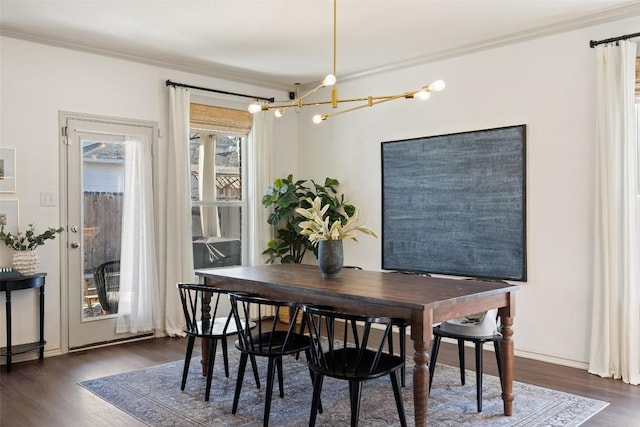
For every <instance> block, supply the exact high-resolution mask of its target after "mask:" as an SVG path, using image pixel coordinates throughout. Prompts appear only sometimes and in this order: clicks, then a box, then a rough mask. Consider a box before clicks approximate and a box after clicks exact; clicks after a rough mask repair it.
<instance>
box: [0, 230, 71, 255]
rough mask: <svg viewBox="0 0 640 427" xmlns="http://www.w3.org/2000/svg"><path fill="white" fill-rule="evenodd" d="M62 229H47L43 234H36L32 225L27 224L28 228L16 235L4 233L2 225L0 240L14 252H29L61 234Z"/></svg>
mask: <svg viewBox="0 0 640 427" xmlns="http://www.w3.org/2000/svg"><path fill="white" fill-rule="evenodd" d="M63 231H64V228H62V227H60V228H51V227H49V228H48V229H47V230H46V231H45V232H43V233H41V234H36V232H35V226H34V224H29V228H27V231H26V232H25V233H24V234H23V233H22V232H21V231H19V232H18V233H17V234H15V235H14V234H11V233H5V231H4V225H2V226H0V239H1V240H2V242H3V243H4V244H5V245H6V246H7V247H9V248H11V249H13V250H15V251H31V250H34V249H35V248H37V247H38V246H41V245H44V243H45V241H47V240H53V239H55V238H56V234H58V233H62V232H63Z"/></svg>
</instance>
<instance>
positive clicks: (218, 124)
mask: <svg viewBox="0 0 640 427" xmlns="http://www.w3.org/2000/svg"><path fill="white" fill-rule="evenodd" d="M190 114H191V117H190V122H191V128H192V129H200V130H208V131H218V132H220V131H222V132H229V133H234V134H240V135H247V134H248V133H249V131H250V130H251V113H249V112H248V111H242V110H235V109H232V108H222V107H214V106H212V105H204V104H191V109H190Z"/></svg>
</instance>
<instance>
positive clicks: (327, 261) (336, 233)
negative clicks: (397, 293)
mask: <svg viewBox="0 0 640 427" xmlns="http://www.w3.org/2000/svg"><path fill="white" fill-rule="evenodd" d="M306 201H307V203H309V204H310V205H311V206H310V207H309V208H302V207H299V208H296V212H297V213H298V214H300V215H302V216H303V217H304V218H305V219H306V221H302V222H300V223H299V224H298V226H299V227H300V229H301V231H300V234H301V235H303V236H307V238H308V239H309V241H310V242H311V244H312V245H314V246H317V248H318V252H317V253H318V267H319V268H320V271H321V272H322V277H324V278H329V279H330V278H336V277H339V276H340V271H341V270H342V264H343V258H344V256H343V249H342V240H343V239H353V240H355V241H358V239H357V238H356V237H357V232H360V233H364V234H367V235H369V236H373V237H376V238H377V237H378V236H377V235H376V233H374V232H373V231H372V230H370V229H369V228H367V227H366V226H364V225H360V224H359V222H360V209H358V208H357V207H356V208H355V210H354V212H353V215H347V221H346V222H344V223H343V221H342V220H341V219H336V220H333V219H332V218H331V217H329V216H328V215H327V212H328V211H329V205H323V204H322V199H321V198H320V197H316V198H315V199H313V200H311V199H310V198H307V199H306Z"/></svg>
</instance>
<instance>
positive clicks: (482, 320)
mask: <svg viewBox="0 0 640 427" xmlns="http://www.w3.org/2000/svg"><path fill="white" fill-rule="evenodd" d="M497 314H498V310H497V309H492V310H489V311H487V312H483V313H477V314H472V315H470V316H466V317H460V318H458V319H453V320H447V321H445V322H442V323H441V324H440V330H441V331H442V332H446V333H449V334H455V335H462V336H465V337H473V338H477V337H483V336H484V337H489V336H493V335H495V334H496V333H497V331H498V329H497V324H496V315H497Z"/></svg>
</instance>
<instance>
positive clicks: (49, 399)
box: [0, 338, 640, 427]
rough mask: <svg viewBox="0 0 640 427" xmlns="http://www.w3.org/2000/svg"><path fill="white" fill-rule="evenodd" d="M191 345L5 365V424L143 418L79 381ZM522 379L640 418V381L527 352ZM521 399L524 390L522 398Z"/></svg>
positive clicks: (628, 420) (0, 381) (604, 417)
mask: <svg viewBox="0 0 640 427" xmlns="http://www.w3.org/2000/svg"><path fill="white" fill-rule="evenodd" d="M408 342H409V343H411V340H408ZM185 348H186V340H185V339H180V338H158V339H152V340H146V341H138V342H132V343H127V344H121V345H117V346H112V347H104V348H99V349H94V350H87V351H83V352H79V353H70V354H67V355H64V356H58V357H50V358H46V359H45V360H44V361H43V362H38V361H29V362H21V363H16V364H14V365H13V366H12V370H11V372H10V373H7V372H6V370H5V368H4V366H3V367H2V369H1V371H0V426H3V427H5V426H6V427H39V426H54V427H55V426H71V427H73V426H92V427H100V426H142V425H143V424H142V423H141V422H139V421H137V420H136V419H134V418H133V417H130V416H129V415H127V414H125V413H124V412H121V411H120V410H118V409H116V408H115V407H113V406H111V405H110V404H108V403H106V402H104V401H103V400H101V399H100V398H98V397H96V396H94V395H93V394H92V393H90V392H88V391H87V390H85V389H84V388H82V387H80V386H79V385H78V382H80V381H84V380H87V379H92V378H98V377H103V376H106V375H111V374H115V373H119V372H126V371H130V370H135V369H139V368H143V367H146V366H153V365H157V364H161V363H165V362H170V361H174V360H178V359H182V358H183V357H184V351H185ZM194 352H195V351H194ZM408 354H409V355H410V354H412V351H411V350H409V351H408ZM467 356H468V360H467V362H466V363H467V367H473V366H474V362H473V352H472V351H467ZM484 359H485V367H484V370H485V372H486V373H489V374H493V375H495V374H496V373H497V372H496V366H495V359H494V357H493V354H487V355H486V357H485V358H484ZM195 360H196V359H194V362H195ZM438 363H447V364H451V365H455V366H457V350H456V348H455V347H454V346H452V345H450V344H447V343H443V344H442V347H441V350H440V355H439V356H438ZM409 374H410V373H409ZM470 380H471V381H470V383H469V385H470V386H473V379H470ZM515 380H516V381H521V382H526V383H530V384H536V385H539V386H542V387H548V388H552V389H555V390H561V391H565V392H568V393H574V394H578V395H581V396H586V397H592V398H595V399H600V400H604V401H607V402H609V403H610V405H609V406H608V407H607V408H606V409H604V410H603V411H601V412H600V413H599V414H597V415H596V416H595V417H593V418H592V419H591V420H589V421H587V423H585V424H584V425H585V426H589V427H593V426H625V427H627V426H640V405H639V403H640V387H636V386H630V385H627V384H624V383H623V382H621V381H613V380H608V379H602V378H599V377H596V376H594V375H590V374H588V373H587V372H585V371H583V370H580V369H574V368H566V367H562V366H558V365H552V364H548V363H543V362H537V361H533V360H529V359H522V358H516V363H515ZM517 399H518V396H516V402H515V404H516V405H517V404H518V403H517Z"/></svg>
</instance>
